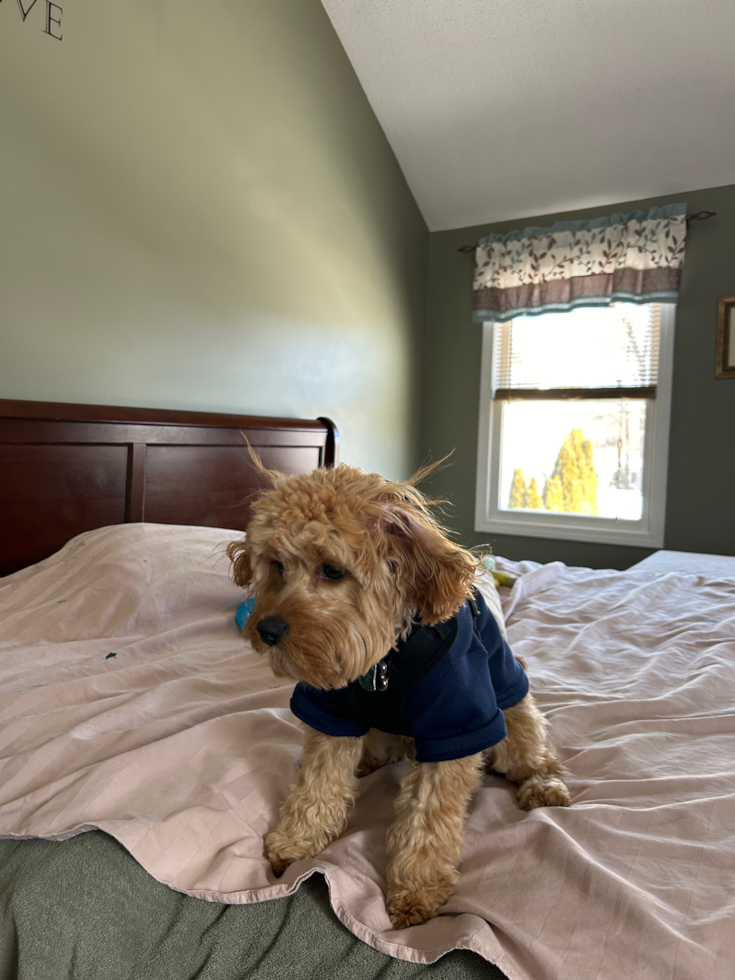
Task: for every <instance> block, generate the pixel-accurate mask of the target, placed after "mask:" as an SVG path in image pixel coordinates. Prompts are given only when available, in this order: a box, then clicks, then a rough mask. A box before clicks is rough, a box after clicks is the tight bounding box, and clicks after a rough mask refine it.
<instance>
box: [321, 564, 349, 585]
mask: <svg viewBox="0 0 735 980" xmlns="http://www.w3.org/2000/svg"><path fill="white" fill-rule="evenodd" d="M322 575H323V576H324V578H328V579H331V581H332V582H336V581H337V580H338V579H341V578H344V577H345V573H344V572H343V571H342V569H341V568H335V567H334V565H323V566H322Z"/></svg>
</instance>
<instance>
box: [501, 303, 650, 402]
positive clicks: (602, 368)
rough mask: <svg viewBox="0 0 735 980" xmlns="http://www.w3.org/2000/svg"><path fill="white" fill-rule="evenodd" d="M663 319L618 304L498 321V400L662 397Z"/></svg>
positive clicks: (647, 306) (644, 309)
mask: <svg viewBox="0 0 735 980" xmlns="http://www.w3.org/2000/svg"><path fill="white" fill-rule="evenodd" d="M660 317H661V307H660V305H659V304H658V303H651V304H645V305H641V306H637V305H635V304H632V303H615V304H613V305H612V306H607V307H599V308H583V309H577V310H572V311H569V312H566V313H544V314H540V315H538V316H525V317H516V318H515V319H513V320H510V321H506V322H505V323H496V324H495V326H494V327H493V397H494V398H496V399H504V400H507V399H517V398H529V399H530V398H533V399H558V398H655V397H656V383H657V379H658V352H659V322H660Z"/></svg>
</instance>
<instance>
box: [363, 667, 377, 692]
mask: <svg viewBox="0 0 735 980" xmlns="http://www.w3.org/2000/svg"><path fill="white" fill-rule="evenodd" d="M377 670H378V665H377V664H373V666H372V667H371V668H370V670H369V671H368V672H367V674H363V675H362V677H361V678H360V687H364V688H365V690H366V691H374V690H375V688H376V684H375V674H376V672H377Z"/></svg>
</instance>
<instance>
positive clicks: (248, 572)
mask: <svg viewBox="0 0 735 980" xmlns="http://www.w3.org/2000/svg"><path fill="white" fill-rule="evenodd" d="M227 555H228V557H229V559H230V561H231V562H232V579H233V581H234V583H235V585H239V586H241V587H242V588H243V589H247V587H248V586H249V585H250V582H251V580H252V577H253V570H252V568H251V567H250V559H249V558H248V553H247V550H246V544H245V541H244V540H243V541H231V542H230V544H228V545H227Z"/></svg>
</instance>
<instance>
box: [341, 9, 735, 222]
mask: <svg viewBox="0 0 735 980" xmlns="http://www.w3.org/2000/svg"><path fill="white" fill-rule="evenodd" d="M323 4H324V7H325V8H326V10H327V13H328V14H329V16H330V18H331V20H332V23H333V24H334V27H335V29H336V31H337V34H338V35H339V38H340V40H341V41H342V44H343V46H344V48H345V51H346V52H347V55H348V57H349V58H350V60H351V62H352V64H353V66H354V68H355V71H356V72H357V75H358V78H359V79H360V82H361V83H362V86H363V88H364V90H365V93H366V94H367V97H368V99H369V100H370V103H371V105H372V107H373V110H374V112H375V114H376V116H377V117H378V119H379V121H380V123H381V125H382V126H383V129H384V130H385V133H386V135H387V137H388V140H389V141H390V143H391V146H392V147H393V150H394V152H395V154H396V156H397V158H398V161H399V163H400V165H401V167H402V168H403V172H404V173H405V175H406V178H407V180H408V183H409V186H410V187H411V190H412V192H413V194H414V196H415V198H416V201H417V202H418V205H419V207H420V208H421V211H422V213H423V215H424V218H425V219H426V222H427V224H428V225H429V228H430V229H431V230H432V231H437V230H441V229H446V228H459V227H464V226H466V225H473V224H481V223H486V222H492V221H500V220H505V219H514V218H523V217H527V216H530V215H537V214H544V213H549V212H553V211H567V210H571V209H575V208H583V207H592V206H596V205H602V204H611V203H615V202H618V201H625V200H631V199H635V198H643V197H653V196H656V195H663V194H672V195H675V194H677V193H679V192H680V191H685V190H695V189H698V188H704V187H715V186H718V185H721V184H732V183H735V0H323Z"/></svg>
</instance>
